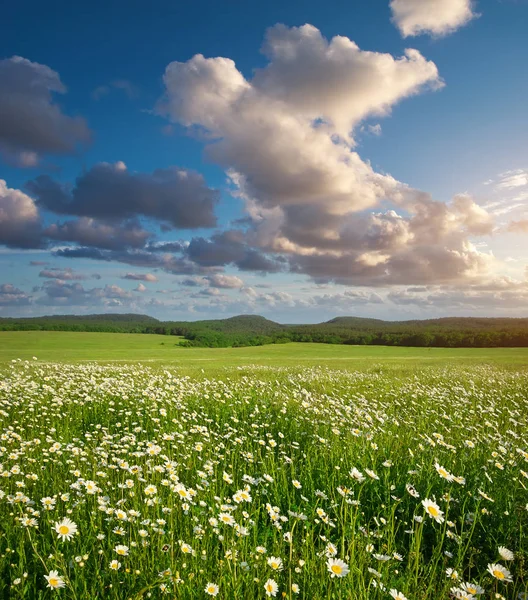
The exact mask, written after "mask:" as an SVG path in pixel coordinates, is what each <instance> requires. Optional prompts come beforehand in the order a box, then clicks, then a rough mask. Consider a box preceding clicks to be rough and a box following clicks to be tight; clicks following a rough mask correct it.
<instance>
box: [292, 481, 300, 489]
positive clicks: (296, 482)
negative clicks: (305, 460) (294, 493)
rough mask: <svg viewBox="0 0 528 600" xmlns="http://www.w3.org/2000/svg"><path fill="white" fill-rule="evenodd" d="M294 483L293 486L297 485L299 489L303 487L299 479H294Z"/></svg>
mask: <svg viewBox="0 0 528 600" xmlns="http://www.w3.org/2000/svg"><path fill="white" fill-rule="evenodd" d="M292 483H293V486H294V487H296V488H297V489H298V490H300V489H301V488H302V485H301V483H300V482H299V481H297V479H292Z"/></svg>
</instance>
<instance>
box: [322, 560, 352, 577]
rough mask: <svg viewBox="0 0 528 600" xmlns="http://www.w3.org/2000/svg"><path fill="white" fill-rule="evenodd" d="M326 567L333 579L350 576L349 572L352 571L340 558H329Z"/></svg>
mask: <svg viewBox="0 0 528 600" xmlns="http://www.w3.org/2000/svg"><path fill="white" fill-rule="evenodd" d="M326 567H327V569H328V571H330V574H331V577H332V578H333V577H345V575H348V572H349V571H350V569H349V568H348V565H347V564H346V562H344V561H342V560H341V559H339V558H329V559H328V560H327V561H326Z"/></svg>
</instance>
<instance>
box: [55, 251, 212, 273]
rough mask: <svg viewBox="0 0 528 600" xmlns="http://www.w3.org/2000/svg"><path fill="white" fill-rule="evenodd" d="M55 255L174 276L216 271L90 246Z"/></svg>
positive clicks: (176, 259)
mask: <svg viewBox="0 0 528 600" xmlns="http://www.w3.org/2000/svg"><path fill="white" fill-rule="evenodd" d="M53 254H54V255H55V256H57V257H61V258H73V259H75V258H87V259H91V260H99V261H105V262H121V263H124V264H128V265H132V266H134V267H142V268H145V269H162V270H163V271H166V272H167V273H172V274H174V275H195V274H204V275H206V274H209V273H212V272H214V271H215V269H211V268H207V267H202V266H200V265H196V264H195V263H193V262H192V261H190V260H188V258H186V257H182V258H179V257H176V256H173V255H172V254H156V253H153V252H148V251H145V250H101V249H99V248H92V247H89V246H80V247H74V248H58V249H56V250H54V251H53Z"/></svg>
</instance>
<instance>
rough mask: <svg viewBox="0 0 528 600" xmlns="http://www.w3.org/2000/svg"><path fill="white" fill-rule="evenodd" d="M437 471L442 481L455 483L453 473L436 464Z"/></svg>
mask: <svg viewBox="0 0 528 600" xmlns="http://www.w3.org/2000/svg"><path fill="white" fill-rule="evenodd" d="M435 469H436V472H437V473H438V475H440V477H442V479H445V480H446V481H453V479H454V477H453V475H451V473H450V472H449V471H448V470H447V469H446V468H445V467H442V466H441V465H439V464H438V463H435Z"/></svg>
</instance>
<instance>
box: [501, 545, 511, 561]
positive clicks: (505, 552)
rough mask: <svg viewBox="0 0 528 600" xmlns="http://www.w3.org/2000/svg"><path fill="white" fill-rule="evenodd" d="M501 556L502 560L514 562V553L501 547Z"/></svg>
mask: <svg viewBox="0 0 528 600" xmlns="http://www.w3.org/2000/svg"><path fill="white" fill-rule="evenodd" d="M499 554H500V557H501V558H502V560H513V559H514V558H515V556H514V554H513V552H512V551H511V550H508V548H505V547H504V546H499Z"/></svg>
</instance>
